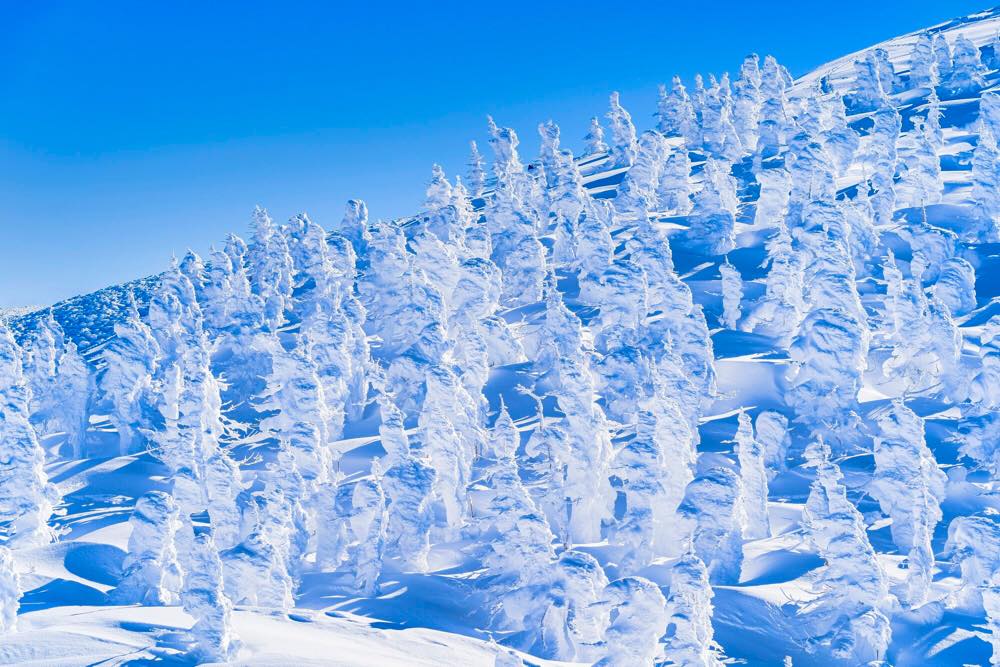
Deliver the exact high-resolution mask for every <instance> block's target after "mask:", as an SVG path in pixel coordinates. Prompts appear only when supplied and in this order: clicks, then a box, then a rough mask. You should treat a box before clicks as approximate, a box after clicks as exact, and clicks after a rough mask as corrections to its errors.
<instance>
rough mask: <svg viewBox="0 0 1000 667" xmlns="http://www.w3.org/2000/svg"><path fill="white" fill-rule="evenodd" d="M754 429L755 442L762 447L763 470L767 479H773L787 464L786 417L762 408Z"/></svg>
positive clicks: (787, 436) (788, 438) (787, 438)
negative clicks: (755, 433) (755, 434)
mask: <svg viewBox="0 0 1000 667" xmlns="http://www.w3.org/2000/svg"><path fill="white" fill-rule="evenodd" d="M754 430H755V431H756V432H757V442H759V443H760V446H761V447H762V448H763V449H764V470H765V472H766V473H767V476H768V479H769V480H770V479H774V477H775V475H777V474H778V473H779V472H782V471H783V470H785V468H786V467H787V465H788V464H787V463H786V461H785V457H786V455H787V454H788V448H789V447H790V446H791V438H790V437H789V435H788V418H787V417H785V415H783V414H781V413H779V412H775V411H773V410H764V411H762V412H760V413H758V414H757V419H756V420H754Z"/></svg>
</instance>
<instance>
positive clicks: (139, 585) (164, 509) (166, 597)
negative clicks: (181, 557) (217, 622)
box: [111, 491, 181, 606]
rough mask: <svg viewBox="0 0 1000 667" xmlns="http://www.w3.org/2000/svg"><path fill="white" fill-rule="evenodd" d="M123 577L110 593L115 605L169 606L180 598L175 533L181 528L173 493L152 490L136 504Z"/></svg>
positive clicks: (123, 567) (130, 523)
mask: <svg viewBox="0 0 1000 667" xmlns="http://www.w3.org/2000/svg"><path fill="white" fill-rule="evenodd" d="M129 525H130V526H131V528H132V533H131V534H130V535H129V538H128V553H127V554H126V556H125V560H124V562H123V563H122V578H121V581H120V582H119V583H118V586H117V587H116V588H115V589H114V591H113V592H112V593H111V599H112V600H113V601H114V602H115V603H116V604H141V605H147V606H155V605H170V604H176V603H177V601H178V593H179V592H180V588H181V571H180V566H179V565H178V564H177V550H176V547H175V546H174V535H175V534H176V533H177V531H178V529H180V527H181V523H180V519H179V515H178V511H177V505H176V503H175V502H174V498H173V496H171V495H170V494H169V493H164V492H163V491H150V492H149V493H147V494H145V495H143V496H141V497H140V498H139V499H138V500H137V501H136V503H135V510H133V512H132V516H131V517H130V518H129Z"/></svg>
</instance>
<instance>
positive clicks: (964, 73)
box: [942, 35, 986, 96]
mask: <svg viewBox="0 0 1000 667" xmlns="http://www.w3.org/2000/svg"><path fill="white" fill-rule="evenodd" d="M985 72H986V68H985V67H984V66H983V62H982V60H981V59H980V56H979V48H978V47H977V46H976V45H975V44H973V43H972V41H971V40H970V39H969V38H968V37H966V36H965V35H959V36H958V37H957V38H956V39H955V45H954V46H953V48H952V51H951V69H950V70H949V71H948V75H947V76H946V77H943V79H944V80H943V81H942V86H943V87H944V88H945V89H946V90H947V91H948V92H949V93H950V94H951V95H953V96H962V95H969V94H973V93H976V92H977V91H979V90H982V89H983V88H984V87H985V86H986V81H985V79H984V78H983V75H984V74H985Z"/></svg>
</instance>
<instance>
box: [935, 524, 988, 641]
mask: <svg viewBox="0 0 1000 667" xmlns="http://www.w3.org/2000/svg"><path fill="white" fill-rule="evenodd" d="M945 553H946V554H950V555H951V556H952V557H953V558H954V560H955V561H957V563H958V565H959V569H960V572H961V576H962V578H961V587H960V588H959V589H958V590H956V591H955V592H954V593H953V594H952V596H951V597H952V599H951V602H952V604H954V606H956V607H958V608H959V609H962V610H964V611H967V612H970V613H982V612H983V608H984V606H985V604H986V602H987V598H988V597H991V596H993V595H996V593H995V591H991V590H990V589H991V588H993V587H995V586H996V579H997V575H998V574H1000V562H998V559H997V553H1000V515H998V513H997V512H996V510H993V509H987V510H985V511H983V512H979V513H977V514H973V515H971V516H959V517H955V518H954V519H952V520H951V523H949V524H948V541H947V543H946V545H945ZM990 616H991V618H990V619H989V620H990V625H991V626H992V627H991V630H992V631H993V634H994V635H996V634H997V630H998V629H1000V627H998V622H1000V615H998V614H997V613H996V611H995V610H994V611H993V613H991V614H990Z"/></svg>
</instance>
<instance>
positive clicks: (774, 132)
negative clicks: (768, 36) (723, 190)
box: [756, 56, 791, 164]
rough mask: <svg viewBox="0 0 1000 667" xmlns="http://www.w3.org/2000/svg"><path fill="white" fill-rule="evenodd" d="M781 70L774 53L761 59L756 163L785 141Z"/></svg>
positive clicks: (785, 107)
mask: <svg viewBox="0 0 1000 667" xmlns="http://www.w3.org/2000/svg"><path fill="white" fill-rule="evenodd" d="M783 69H784V68H783V67H782V66H781V65H779V64H778V61H777V60H775V59H774V56H767V57H766V58H764V66H763V68H762V69H761V79H760V97H761V106H760V113H759V114H758V124H757V135H758V139H757V153H756V164H759V162H760V160H763V159H767V158H771V157H774V156H775V155H777V154H778V152H779V151H780V150H781V147H782V146H783V145H784V144H785V134H786V132H787V130H788V127H789V123H790V120H791V118H790V117H789V113H788V99H787V96H786V92H785V91H786V89H787V87H788V85H787V81H786V80H785V77H784V76H783V72H782V70H783Z"/></svg>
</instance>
